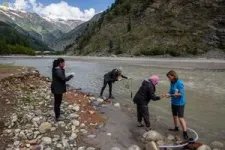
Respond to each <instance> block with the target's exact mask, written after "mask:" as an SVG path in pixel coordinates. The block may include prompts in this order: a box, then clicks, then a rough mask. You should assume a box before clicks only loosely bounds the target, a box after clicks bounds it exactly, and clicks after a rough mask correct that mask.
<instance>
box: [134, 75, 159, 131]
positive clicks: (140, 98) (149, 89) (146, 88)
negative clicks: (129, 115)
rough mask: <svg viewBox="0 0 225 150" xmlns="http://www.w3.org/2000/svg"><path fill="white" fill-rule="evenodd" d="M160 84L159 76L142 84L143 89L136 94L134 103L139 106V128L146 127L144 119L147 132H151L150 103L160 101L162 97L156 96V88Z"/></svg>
mask: <svg viewBox="0 0 225 150" xmlns="http://www.w3.org/2000/svg"><path fill="white" fill-rule="evenodd" d="M158 83H159V77H158V76H152V77H150V78H149V79H146V80H144V81H143V82H142V85H141V87H140V88H139V90H138V92H137V93H136V95H135V97H134V99H133V101H134V103H135V104H136V105H137V119H138V123H139V125H138V127H144V125H143V124H142V119H144V122H145V125H146V130H147V131H149V130H151V124H150V120H149V111H148V103H149V101H150V100H153V101H157V100H160V99H161V98H160V96H156V95H155V91H156V90H155V86H156V85H157V84H158Z"/></svg>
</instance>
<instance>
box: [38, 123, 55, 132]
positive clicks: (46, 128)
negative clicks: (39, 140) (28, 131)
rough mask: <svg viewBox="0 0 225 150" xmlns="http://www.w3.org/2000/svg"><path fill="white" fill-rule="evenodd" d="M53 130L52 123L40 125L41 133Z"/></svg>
mask: <svg viewBox="0 0 225 150" xmlns="http://www.w3.org/2000/svg"><path fill="white" fill-rule="evenodd" d="M51 128H52V125H51V123H49V122H43V123H42V124H41V125H40V127H39V131H40V132H41V133H45V132H47V131H49V130H51Z"/></svg>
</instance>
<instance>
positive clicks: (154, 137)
mask: <svg viewBox="0 0 225 150" xmlns="http://www.w3.org/2000/svg"><path fill="white" fill-rule="evenodd" d="M143 137H144V139H145V141H155V142H156V141H160V140H163V136H162V135H161V134H160V133H158V132H156V131H149V132H146V133H145V134H144V135H143Z"/></svg>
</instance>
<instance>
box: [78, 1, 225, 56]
mask: <svg viewBox="0 0 225 150" xmlns="http://www.w3.org/2000/svg"><path fill="white" fill-rule="evenodd" d="M100 20H101V22H98V24H97V25H95V26H94V29H93V27H92V30H94V31H93V32H90V30H87V32H86V33H85V34H84V35H83V36H81V38H79V41H78V46H77V47H76V49H75V50H77V51H80V52H81V53H82V54H91V53H96V52H98V53H103V54H104V53H114V54H121V53H127V54H132V55H163V54H170V55H172V56H182V55H184V56H187V55H189V54H191V55H197V54H202V53H205V52H207V51H211V50H213V51H214V50H219V51H221V50H222V51H224V50H225V46H224V45H225V39H224V34H225V1H224V0H216V1H215V0H199V1H195V0H166V1H165V0H151V1H149V0H117V1H116V2H115V4H113V5H112V8H110V9H109V10H107V11H106V12H105V13H104V15H103V17H102V18H101V19H100ZM89 29H90V28H89Z"/></svg>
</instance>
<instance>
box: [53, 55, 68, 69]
mask: <svg viewBox="0 0 225 150" xmlns="http://www.w3.org/2000/svg"><path fill="white" fill-rule="evenodd" d="M63 62H65V60H64V59H63V58H58V59H55V60H54V61H53V64H52V72H53V71H54V70H55V68H56V67H57V66H59V64H60V63H63Z"/></svg>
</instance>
